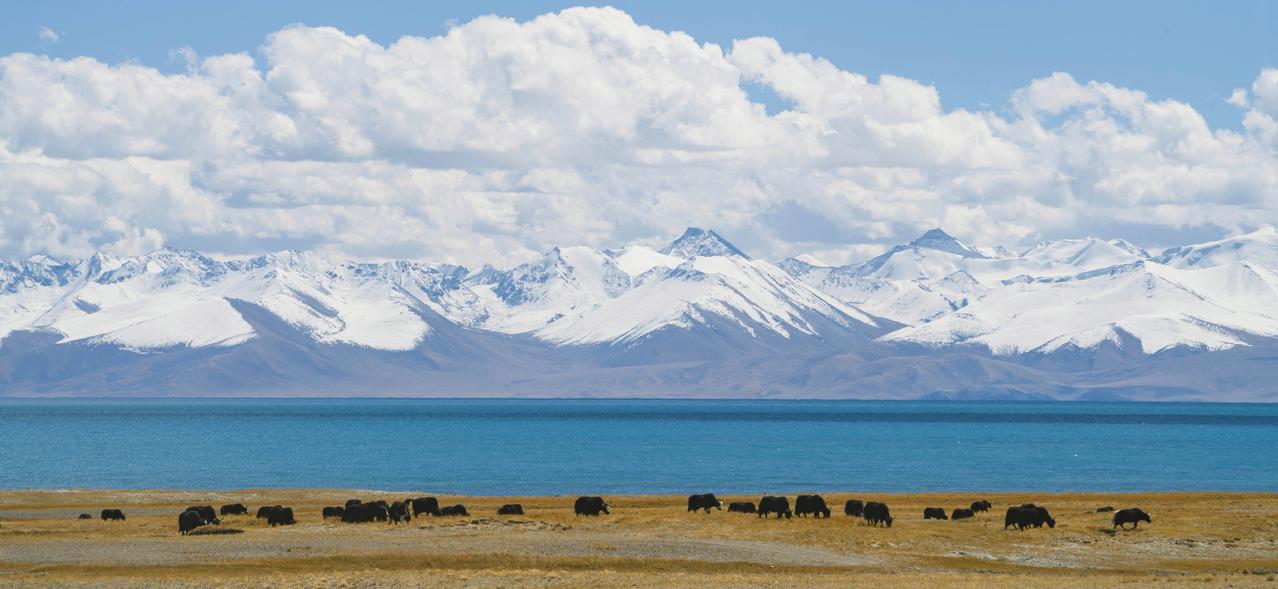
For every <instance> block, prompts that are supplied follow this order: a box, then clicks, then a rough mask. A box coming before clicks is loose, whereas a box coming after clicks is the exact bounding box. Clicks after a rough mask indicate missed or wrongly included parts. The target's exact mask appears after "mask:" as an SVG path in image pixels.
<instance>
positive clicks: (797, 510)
mask: <svg viewBox="0 0 1278 589" xmlns="http://www.w3.org/2000/svg"><path fill="white" fill-rule="evenodd" d="M808 514H812V517H814V518H821V517H825V518H827V519H828V518H829V517H830V508H829V507H827V506H826V504H825V498H824V497H822V496H820V495H799V496H798V497H795V498H794V515H797V516H799V517H806V516H807V515H808Z"/></svg>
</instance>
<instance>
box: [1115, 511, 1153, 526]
mask: <svg viewBox="0 0 1278 589" xmlns="http://www.w3.org/2000/svg"><path fill="white" fill-rule="evenodd" d="M1140 522H1145V523H1147V524H1152V523H1154V521H1153V520H1152V519H1150V517H1149V514H1148V513H1145V511H1144V510H1142V509H1141V508H1139V507H1131V508H1128V509H1120V510H1118V511H1115V512H1114V527H1115V528H1119V527H1121V528H1123V529H1124V530H1126V529H1127V524H1131V525H1132V529H1133V530H1134V529H1136V528H1139V527H1140Z"/></svg>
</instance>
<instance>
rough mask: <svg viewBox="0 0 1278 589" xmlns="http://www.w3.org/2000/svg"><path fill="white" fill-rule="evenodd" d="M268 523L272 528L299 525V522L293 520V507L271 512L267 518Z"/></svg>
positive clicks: (280, 508)
mask: <svg viewBox="0 0 1278 589" xmlns="http://www.w3.org/2000/svg"><path fill="white" fill-rule="evenodd" d="M266 523H268V524H270V525H271V527H275V526H291V525H293V524H295V523H297V520H295V519H293V508H292V507H276V508H275V509H272V510H271V514H270V515H268V516H266Z"/></svg>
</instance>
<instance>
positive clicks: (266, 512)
mask: <svg viewBox="0 0 1278 589" xmlns="http://www.w3.org/2000/svg"><path fill="white" fill-rule="evenodd" d="M276 507H279V505H263V506H261V507H259V508H257V519H266V518H267V517H269V516H270V515H271V510H272V509H275V508H276Z"/></svg>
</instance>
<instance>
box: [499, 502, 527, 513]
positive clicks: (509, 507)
mask: <svg viewBox="0 0 1278 589" xmlns="http://www.w3.org/2000/svg"><path fill="white" fill-rule="evenodd" d="M523 514H524V506H523V505H520V504H518V503H507V504H505V505H503V506H501V507H498V508H497V515H523Z"/></svg>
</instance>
